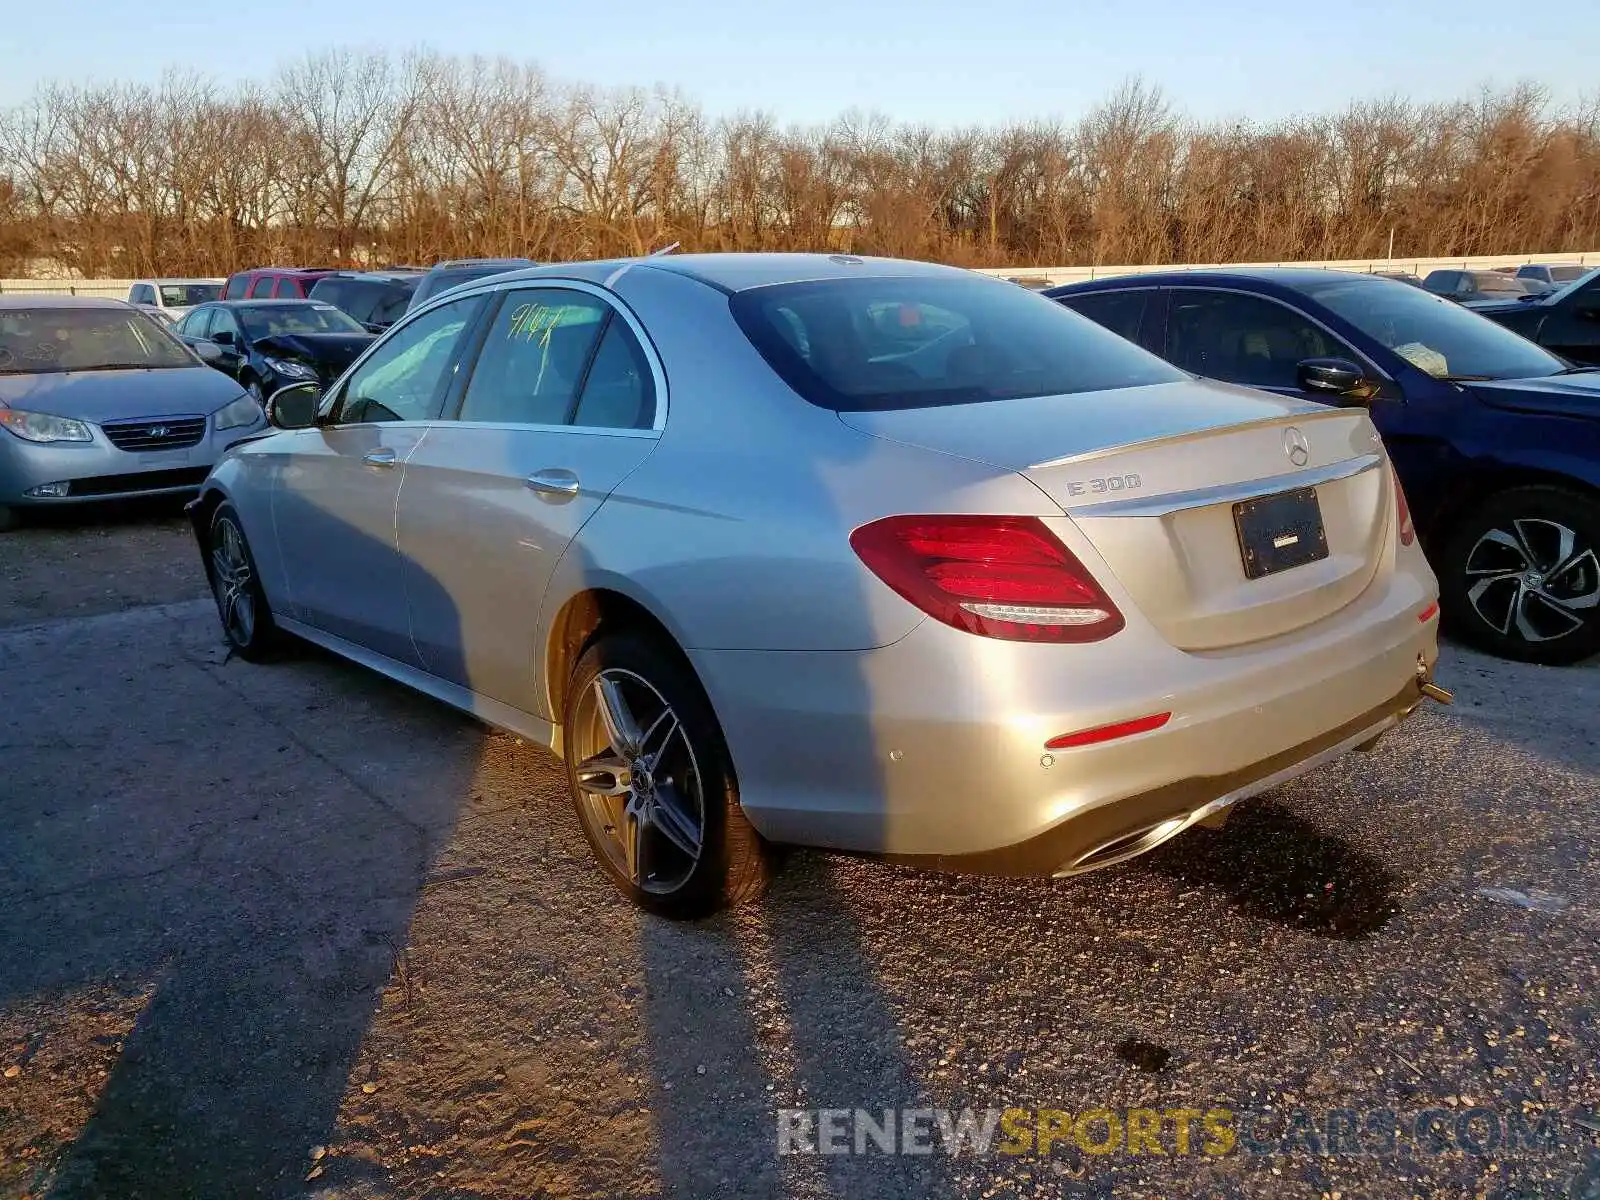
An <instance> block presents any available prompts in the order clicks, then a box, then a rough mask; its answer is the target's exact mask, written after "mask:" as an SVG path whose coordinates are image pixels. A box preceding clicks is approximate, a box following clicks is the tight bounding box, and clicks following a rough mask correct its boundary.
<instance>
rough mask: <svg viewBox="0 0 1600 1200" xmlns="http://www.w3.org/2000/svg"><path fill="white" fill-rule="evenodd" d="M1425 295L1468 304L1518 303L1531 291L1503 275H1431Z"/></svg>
mask: <svg viewBox="0 0 1600 1200" xmlns="http://www.w3.org/2000/svg"><path fill="white" fill-rule="evenodd" d="M1422 286H1423V289H1424V290H1425V291H1429V292H1432V293H1433V294H1434V295H1435V296H1444V297H1445V298H1446V299H1449V300H1455V301H1457V302H1458V303H1465V302H1467V301H1469V300H1508V299H1509V300H1515V299H1518V298H1520V297H1522V296H1526V295H1527V294H1528V289H1527V288H1525V287H1523V286H1522V284H1521V283H1519V282H1518V281H1517V279H1516V278H1515V276H1512V275H1506V274H1503V273H1501V272H1499V271H1458V270H1444V271H1429V272H1428V276H1427V278H1426V279H1424V280H1423V281H1422Z"/></svg>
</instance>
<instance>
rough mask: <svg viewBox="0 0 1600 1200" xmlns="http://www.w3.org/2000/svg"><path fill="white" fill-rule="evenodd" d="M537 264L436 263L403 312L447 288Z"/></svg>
mask: <svg viewBox="0 0 1600 1200" xmlns="http://www.w3.org/2000/svg"><path fill="white" fill-rule="evenodd" d="M538 265H539V264H538V263H536V262H534V261H533V260H532V259H531V258H452V259H450V260H448V261H446V262H441V263H435V264H434V265H433V266H432V267H430V268H429V269H428V273H427V274H426V275H424V276H423V277H422V282H421V283H419V284H418V285H417V290H416V291H414V292H412V293H411V303H410V304H409V305H407V306H406V311H407V312H410V311H411V310H412V309H413V308H419V307H421V306H422V305H424V304H426V303H427V302H428V301H429V300H430V299H431V298H432V297H434V296H437V295H438V294H439V293H440V292H442V291H444V290H445V289H446V288H453V287H455V286H456V284H458V283H470V282H471V281H472V280H474V279H483V278H484V277H486V276H489V275H499V274H502V273H503V272H506V271H520V270H522V269H523V268H524V267H536V266H538Z"/></svg>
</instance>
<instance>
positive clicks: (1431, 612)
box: [1417, 600, 1439, 621]
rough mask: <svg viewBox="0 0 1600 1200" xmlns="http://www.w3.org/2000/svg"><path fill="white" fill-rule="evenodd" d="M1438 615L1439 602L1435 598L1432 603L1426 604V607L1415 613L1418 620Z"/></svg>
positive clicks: (1429, 618)
mask: <svg viewBox="0 0 1600 1200" xmlns="http://www.w3.org/2000/svg"><path fill="white" fill-rule="evenodd" d="M1438 615H1439V602H1438V601H1437V600H1435V601H1434V602H1433V603H1432V604H1430V605H1428V607H1427V608H1425V609H1423V610H1422V611H1421V612H1419V613H1418V614H1417V620H1419V621H1431V620H1433V618H1434V617H1436V616H1438Z"/></svg>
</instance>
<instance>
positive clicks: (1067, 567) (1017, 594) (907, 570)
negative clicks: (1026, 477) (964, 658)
mask: <svg viewBox="0 0 1600 1200" xmlns="http://www.w3.org/2000/svg"><path fill="white" fill-rule="evenodd" d="M850 545H851V547H852V548H853V549H854V550H855V552H856V554H857V555H858V556H860V558H861V561H862V562H863V563H865V564H866V565H867V567H868V568H869V569H870V570H871V571H872V573H873V574H874V575H876V576H877V577H878V578H879V579H881V580H883V582H884V583H886V584H888V585H889V586H890V587H891V588H893V589H894V590H895V591H896V592H898V593H900V595H901V596H903V597H904V598H905V599H907V600H909V601H910V602H911V603H912V604H914V605H916V606H917V607H918V608H919V609H921V610H922V611H923V612H925V613H927V614H928V615H929V616H931V617H933V618H934V619H935V620H938V621H942V622H943V623H944V624H946V625H949V626H951V627H953V628H955V629H961V630H965V631H966V632H968V633H976V634H979V635H981V636H983V637H992V638H1004V639H1006V640H1008V641H1020V642H1097V641H1099V640H1100V639H1102V638H1107V637H1110V636H1111V635H1112V634H1114V633H1116V632H1117V631H1118V630H1120V629H1121V628H1122V627H1123V625H1124V621H1123V618H1122V614H1121V613H1120V612H1118V611H1117V607H1116V605H1115V604H1113V603H1112V602H1111V598H1110V597H1109V596H1107V595H1106V594H1105V591H1104V590H1103V589H1102V588H1101V587H1100V585H1099V584H1098V583H1096V582H1095V580H1094V577H1093V576H1092V575H1090V574H1089V572H1088V571H1087V570H1086V569H1085V568H1084V566H1083V564H1082V563H1081V562H1079V561H1078V559H1077V558H1076V556H1074V555H1073V553H1072V551H1070V550H1068V549H1067V548H1066V547H1065V546H1063V545H1062V544H1061V543H1060V542H1059V541H1058V540H1057V539H1056V538H1055V537H1054V536H1053V535H1052V534H1051V533H1050V530H1049V529H1047V528H1046V527H1045V525H1044V523H1043V522H1042V521H1040V520H1039V519H1038V518H1037V517H976V516H948V517H945V516H921V517H912V516H907V517H885V518H884V519H883V520H881V521H874V522H872V523H871V524H870V525H863V526H861V528H859V529H857V530H856V531H855V532H854V533H852V534H851V535H850Z"/></svg>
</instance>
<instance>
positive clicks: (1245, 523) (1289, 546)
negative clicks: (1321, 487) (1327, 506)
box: [1233, 487, 1328, 579]
mask: <svg viewBox="0 0 1600 1200" xmlns="http://www.w3.org/2000/svg"><path fill="white" fill-rule="evenodd" d="M1233 524H1234V528H1235V529H1236V530H1237V531H1238V535H1239V556H1240V558H1241V559H1242V560H1243V563H1244V574H1245V578H1246V579H1260V578H1262V577H1263V576H1267V575H1275V574H1277V573H1278V572H1280V571H1287V570H1290V569H1292V568H1294V567H1303V566H1305V565H1306V564H1307V563H1313V562H1319V561H1321V560H1322V559H1324V558H1327V557H1328V534H1327V530H1326V529H1325V528H1324V527H1323V524H1322V506H1321V504H1320V503H1319V502H1318V500H1317V489H1316V488H1310V487H1304V488H1295V489H1294V490H1293V491H1288V492H1278V493H1276V494H1274V495H1271V496H1258V497H1256V498H1255V499H1254V500H1242V501H1240V502H1239V503H1238V504H1235V505H1234V506H1233Z"/></svg>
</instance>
